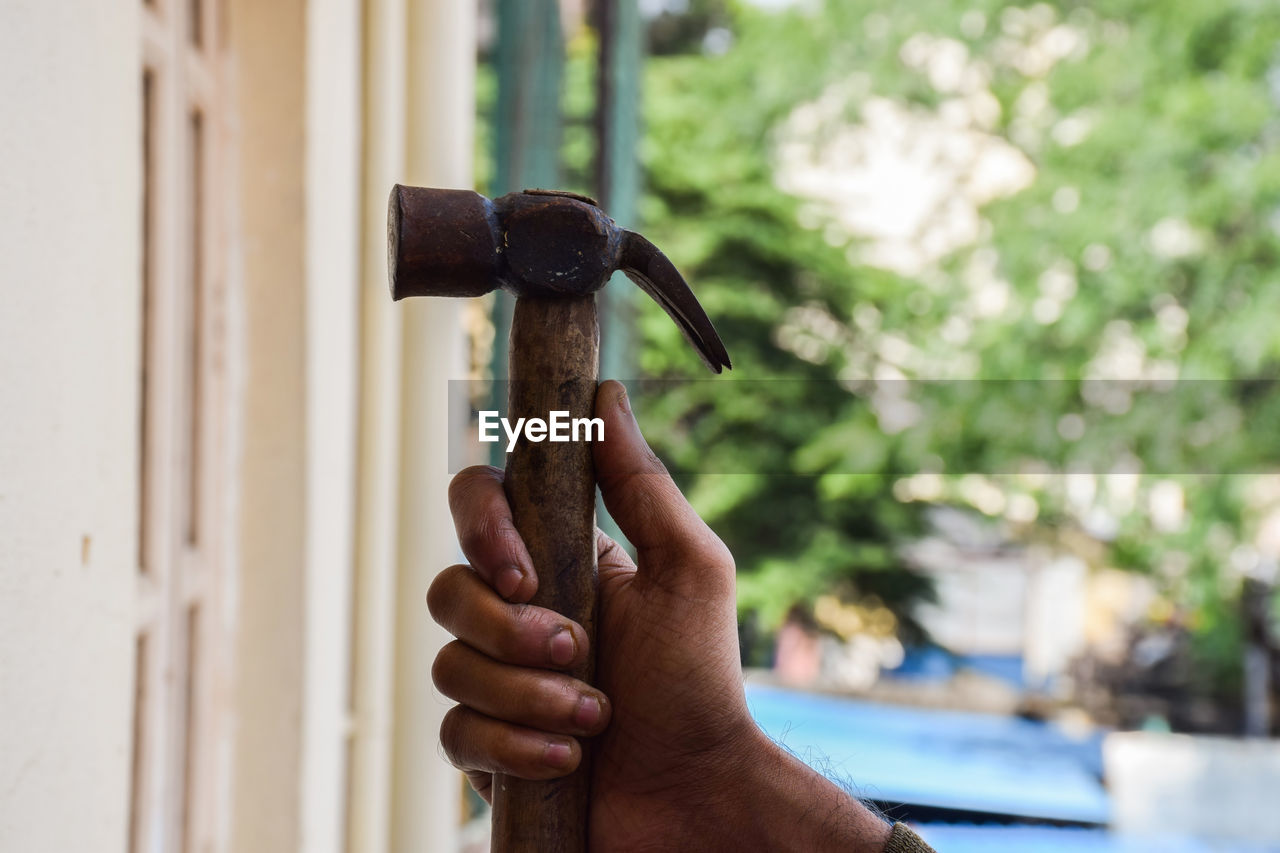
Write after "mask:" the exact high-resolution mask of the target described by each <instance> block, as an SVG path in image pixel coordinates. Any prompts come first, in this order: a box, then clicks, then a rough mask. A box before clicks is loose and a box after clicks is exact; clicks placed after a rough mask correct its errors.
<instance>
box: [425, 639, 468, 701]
mask: <svg viewBox="0 0 1280 853" xmlns="http://www.w3.org/2000/svg"><path fill="white" fill-rule="evenodd" d="M460 646H461V642H460V641H458V640H454V641H453V642H451V643H447V644H446V645H445V646H444V648H442V649H441V650H440V652H439V653H438V654H437V655H436V659H435V660H434V661H433V662H432V664H431V683H432V684H434V685H435V686H436V689H437V690H439V691H440V692H441V693H443V694H444V695H445V696H448V697H449V698H450V699H457V697H456V696H455V695H454V694H455V693H457V692H458V689H457V685H458V680H457V679H458V673H459V672H460V671H461V667H460V664H461V651H462V649H461V648H460Z"/></svg>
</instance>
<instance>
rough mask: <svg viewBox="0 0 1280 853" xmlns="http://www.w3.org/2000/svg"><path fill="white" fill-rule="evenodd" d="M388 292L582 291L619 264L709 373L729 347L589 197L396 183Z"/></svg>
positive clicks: (651, 253) (656, 257) (670, 270)
mask: <svg viewBox="0 0 1280 853" xmlns="http://www.w3.org/2000/svg"><path fill="white" fill-rule="evenodd" d="M387 230H388V238H389V239H388V255H389V257H388V267H389V269H390V274H391V295H392V298H394V299H403V298H405V297H406V296H482V295H483V294H486V293H488V292H490V291H491V290H496V289H498V288H501V289H503V290H506V291H508V292H510V293H512V294H514V295H515V296H517V297H520V296H535V297H541V298H547V297H555V296H585V295H587V294H589V293H592V292H594V291H596V290H599V289H600V288H602V287H604V285H605V283H606V282H607V281H608V280H609V276H610V274H612V273H613V272H614V271H616V270H621V271H622V272H624V273H626V275H627V277H628V278H630V279H631V280H632V281H633V282H635V283H636V284H637V285H639V286H640V288H641V289H642V290H643V291H644V292H645V293H647V294H649V296H650V297H652V298H653V300H654V301H656V302H657V303H658V304H659V305H661V306H662V308H663V310H664V311H666V312H667V314H668V315H669V316H670V317H671V319H672V320H674V321H675V323H676V325H677V326H679V327H680V331H681V332H682V333H683V334H684V336H685V338H686V339H687V340H688V341H689V343H690V344H691V345H692V346H693V348H694V350H695V351H696V352H697V353H698V356H699V357H700V358H701V359H702V362H703V363H704V364H705V365H706V366H707V367H708V368H709V369H710V370H711V371H712V372H714V373H719V372H720V371H721V370H723V369H724V368H728V367H731V366H732V365H731V364H730V363H729V353H728V352H727V351H726V350H725V347H724V343H723V342H722V341H721V340H720V336H719V335H718V334H716V330H715V327H714V326H713V325H712V324H711V320H710V319H708V317H707V314H706V312H705V311H703V310H702V306H701V305H700V304H698V300H697V298H696V297H695V296H694V295H693V291H692V290H690V289H689V285H688V284H687V283H686V282H685V280H684V278H683V277H682V276H681V275H680V273H679V271H677V270H676V268H675V266H674V265H673V264H672V263H671V261H670V260H668V259H667V257H666V256H665V255H664V254H662V252H661V251H659V250H658V248H657V247H656V246H654V245H653V244H652V243H650V242H649V241H648V240H646V239H645V238H644V237H641V236H640V235H639V234H637V233H635V232H634V231H627V230H625V229H622V228H619V227H618V226H617V225H616V224H615V223H614V221H613V220H612V219H610V218H609V217H608V216H606V215H605V214H604V212H603V211H602V210H600V208H599V206H597V205H596V203H595V202H594V201H592V200H591V199H589V198H586V197H584V196H579V195H574V194H572V193H562V192H554V191H549V190H526V191H524V192H519V193H510V194H508V195H505V196H502V197H501V198H499V199H497V200H496V201H490V200H489V199H487V198H485V197H484V196H482V195H480V194H478V193H474V192H471V191H470V190H441V189H424V188H418V187H405V186H400V185H396V187H395V188H394V189H392V191H391V199H390V204H389V208H388V213H387Z"/></svg>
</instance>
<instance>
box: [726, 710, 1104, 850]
mask: <svg viewBox="0 0 1280 853" xmlns="http://www.w3.org/2000/svg"><path fill="white" fill-rule="evenodd" d="M747 702H748V704H749V705H750V707H751V713H752V715H753V716H754V717H755V718H756V721H757V722H758V723H759V724H760V726H761V728H763V729H764V730H765V732H767V733H768V734H769V735H770V736H771V737H772V738H773V739H774V740H776V741H778V742H779V743H781V744H783V745H784V746H786V747H788V748H789V749H791V750H792V751H794V752H795V753H796V754H797V755H798V756H799V757H800V758H801V759H803V760H805V761H807V762H809V763H810V764H812V765H813V766H814V767H816V768H817V769H818V770H820V771H822V772H823V773H825V774H826V775H828V776H829V777H831V778H833V779H835V780H837V781H841V782H846V783H848V784H851V785H852V786H853V788H854V790H855V792H856V793H857V794H858V796H860V797H863V798H864V799H872V800H877V801H880V802H889V803H910V804H915V805H921V806H929V807H933V808H944V809H956V810H962V811H967V812H975V813H982V814H997V815H1011V816H1015V817H1019V818H1029V819H1040V820H1054V821H1070V822H1074V823H1085V824H1105V823H1106V822H1107V818H1108V813H1109V810H1108V802H1107V794H1106V791H1105V790H1104V789H1103V787H1102V782H1101V780H1100V778H1099V775H1100V774H1099V770H1100V767H1101V736H1100V735H1098V734H1092V735H1089V736H1086V737H1073V736H1072V735H1071V734H1069V733H1067V732H1065V731H1063V730H1062V729H1061V728H1059V727H1057V726H1054V725H1050V724H1045V723H1038V722H1034V721H1030V720H1024V719H1021V718H1018V717H1006V716H1000V715H996V714H976V713H968V712H960V711H942V710H926V709H920V708H905V707H898V706H889V705H880V704H875V703H871V702H863V701H856V700H851V699H845V698H837V697H831V696H822V695H815V694H811V693H804V692H801V691H795V690H782V689H779V688H773V687H763V686H758V685H750V686H749V687H748V689H747Z"/></svg>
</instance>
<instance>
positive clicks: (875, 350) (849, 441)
mask: <svg viewBox="0 0 1280 853" xmlns="http://www.w3.org/2000/svg"><path fill="white" fill-rule="evenodd" d="M640 13H641V16H640V20H639V21H638V22H636V26H639V27H641V28H643V30H644V36H643V38H644V42H645V50H646V54H647V55H646V57H645V58H644V59H643V61H642V62H641V61H640V60H638V59H637V60H636V64H635V65H634V66H633V67H630V68H627V69H624V74H625V75H628V76H625V77H624V79H623V82H622V83H621V84H618V86H619V87H621V88H623V89H624V90H625V91H627V92H631V91H638V92H639V93H640V103H642V105H643V106H642V109H641V110H640V115H639V116H638V129H637V131H636V135H635V136H634V145H635V150H636V157H637V162H638V170H639V174H638V175H636V176H635V177H634V178H630V177H629V176H627V175H626V174H625V172H624V177H623V178H622V179H621V181H622V185H623V187H624V192H622V193H619V192H617V191H616V185H617V182H618V181H619V179H618V178H617V177H616V175H617V172H618V166H617V164H613V166H612V168H613V170H614V171H613V173H612V175H611V174H610V172H609V166H608V165H606V166H603V167H602V166H601V163H600V158H599V157H597V156H596V155H595V149H594V148H593V147H592V145H591V141H592V138H593V137H592V136H591V135H590V134H591V133H592V132H593V131H596V130H598V129H599V124H598V123H599V121H600V118H599V113H598V112H596V104H597V103H598V101H597V99H596V98H593V95H598V94H599V92H600V91H601V90H600V89H599V88H598V86H599V83H598V66H597V62H598V52H599V43H598V42H599V38H598V29H597V28H592V27H591V26H590V23H591V20H590V19H587V20H586V21H585V22H584V25H583V26H575V25H574V24H575V23H576V22H577V21H578V19H577V18H575V17H574V16H572V15H570V16H569V19H568V29H567V32H566V42H565V44H564V48H563V49H564V60H563V65H562V66H560V67H559V68H558V69H557V70H556V74H558V75H559V77H558V85H559V90H558V91H559V92H560V95H559V101H558V103H559V104H560V105H561V114H560V118H559V121H558V123H557V122H548V120H547V119H546V117H545V116H542V117H540V118H538V119H536V120H535V119H529V118H525V119H523V121H522V119H521V117H520V116H519V115H518V114H513V113H512V112H510V111H509V110H510V104H509V102H506V101H504V100H503V98H504V92H507V91H508V90H514V89H516V88H517V84H516V83H515V82H513V81H512V80H511V79H510V78H508V77H506V76H504V73H505V68H506V65H504V63H508V62H510V61H511V60H510V59H508V56H507V54H504V53H503V42H502V41H501V37H500V38H499V41H498V43H497V44H496V46H495V49H494V53H493V54H492V55H491V56H490V58H491V59H492V60H493V62H492V63H490V64H489V65H487V66H482V69H481V78H480V79H481V85H480V105H479V106H480V112H479V116H480V127H481V134H480V145H481V156H480V158H479V162H480V163H481V164H482V165H481V171H480V175H479V178H478V181H479V185H480V186H481V187H484V188H487V189H488V190H489V191H491V192H493V193H495V194H500V193H501V192H504V191H507V190H509V189H512V188H515V187H516V186H517V185H520V184H521V183H522V182H520V181H516V182H515V183H512V178H513V174H512V166H511V162H512V160H511V158H510V157H509V156H508V155H507V151H508V149H507V148H506V147H505V146H509V145H510V144H512V143H511V141H512V140H513V139H521V138H522V139H525V140H529V139H533V140H541V142H542V144H543V145H544V146H545V148H544V151H543V154H544V155H545V156H546V158H547V159H546V162H545V163H543V164H542V165H537V164H535V165H533V166H528V165H526V166H525V168H527V169H530V172H531V173H532V174H530V172H526V173H525V175H524V177H525V180H524V181H523V184H524V185H532V184H539V185H541V183H545V182H552V183H554V184H555V185H557V186H564V187H567V188H570V189H575V190H578V191H581V192H584V193H603V194H604V195H605V196H606V200H605V201H606V207H609V202H610V201H611V200H612V199H609V198H608V196H609V195H610V191H609V189H608V187H609V186H610V184H609V181H610V179H611V178H612V180H613V181H614V182H615V183H614V186H615V191H614V192H613V195H614V196H615V198H616V197H619V196H620V197H621V201H622V203H623V204H622V209H621V210H615V211H614V213H615V215H619V218H620V219H622V220H623V221H626V222H638V223H639V225H640V226H641V227H642V228H643V230H644V232H645V233H646V235H647V236H649V237H650V238H651V239H653V240H654V241H655V242H656V243H657V244H658V245H659V246H661V247H662V248H663V249H664V250H665V251H666V252H667V253H668V254H669V255H670V256H671V258H672V259H673V260H674V261H675V263H676V265H677V266H678V267H679V268H680V269H681V270H682V271H683V272H684V274H685V276H686V278H687V279H688V280H689V281H690V282H691V284H692V286H693V287H694V289H695V292H696V293H697V294H698V296H699V298H700V300H701V301H702V303H703V304H704V305H705V306H706V308H707V311H708V313H709V314H710V315H711V317H712V318H713V321H714V322H715V323H716V326H717V328H718V329H719V331H720V333H721V335H722V337H723V338H724V339H725V341H726V344H727V345H728V347H729V350H730V353H731V355H732V358H733V363H734V369H733V371H732V372H731V373H729V374H727V375H726V376H725V377H722V378H717V379H715V380H711V379H710V377H708V376H706V375H705V374H704V372H703V371H702V368H701V366H700V365H699V364H698V363H697V361H696V359H695V358H693V357H692V354H691V353H690V352H689V351H688V347H687V346H686V345H685V344H684V342H683V341H682V340H681V339H680V336H679V333H678V330H677V329H676V328H675V327H674V326H673V324H672V323H670V321H669V320H668V319H667V318H666V316H665V315H664V314H663V313H662V311H661V310H659V309H658V308H657V306H655V305H652V304H648V300H644V299H643V298H641V299H632V300H628V301H626V302H625V303H624V304H623V305H621V306H619V305H618V304H617V302H613V303H611V305H610V307H611V308H612V310H613V312H614V313H613V315H612V316H615V317H616V316H619V315H621V316H623V317H624V318H627V321H628V322H629V321H630V318H632V317H634V318H635V324H636V331H635V333H634V336H633V337H631V338H628V339H627V340H626V341H625V342H624V343H621V344H620V343H617V342H611V341H609V340H608V332H609V329H608V327H606V341H605V347H606V349H609V348H610V347H612V348H613V349H614V350H615V353H616V352H617V351H619V350H620V351H621V354H620V355H618V356H617V357H618V359H619V360H618V361H617V362H615V364H616V365H617V366H616V367H615V368H614V372H613V373H608V372H606V374H605V375H610V376H616V377H618V378H624V379H628V380H631V382H630V384H631V386H632V391H633V393H634V394H637V395H638V398H639V403H638V412H639V417H640V419H641V422H642V425H643V426H644V428H645V430H646V434H647V435H648V437H649V439H650V441H651V443H652V444H653V445H654V447H655V449H656V450H657V451H658V453H659V454H660V455H661V456H662V457H663V459H664V460H665V461H666V462H667V464H668V466H669V467H670V468H671V469H672V470H673V473H675V474H676V476H677V479H678V480H679V481H680V483H681V485H682V486H683V487H684V488H685V490H686V493H687V494H688V495H689V497H690V499H691V500H692V501H693V503H694V505H695V507H696V508H697V509H698V510H699V512H700V513H701V514H702V516H703V517H704V518H705V519H706V520H707V521H708V522H709V523H710V524H711V525H712V526H713V527H714V528H715V529H716V531H717V532H718V533H719V534H720V535H721V536H722V537H723V538H724V539H725V541H726V542H727V543H728V545H729V546H730V548H731V549H732V550H733V552H734V554H735V556H736V558H737V563H738V570H739V615H740V620H741V622H740V628H741V638H742V645H743V662H744V664H745V665H746V666H747V667H749V668H750V669H749V671H750V672H751V676H750V682H751V684H752V685H759V687H753V689H755V690H756V692H755V693H753V702H754V703H755V705H754V707H757V711H758V714H757V716H758V717H759V718H760V719H761V722H762V723H764V724H765V725H766V727H768V726H769V725H770V724H772V725H773V726H775V727H776V728H774V729H772V730H771V733H773V734H775V735H776V736H777V737H779V738H780V739H781V740H782V741H783V742H785V743H787V744H788V745H790V746H792V747H793V748H795V749H796V750H797V751H799V752H800V754H802V755H803V756H805V757H806V758H809V759H811V760H812V761H813V762H814V763H815V766H818V767H820V768H823V769H825V770H827V771H828V772H829V773H830V774H831V775H832V776H833V778H837V779H840V780H843V781H845V782H846V783H848V784H850V785H851V786H852V787H853V789H854V790H856V791H858V792H860V793H861V794H862V795H863V796H867V797H870V798H872V799H875V800H877V801H878V802H881V803H882V804H883V805H884V806H885V807H886V808H888V809H889V811H890V813H892V814H896V815H899V816H902V817H905V818H911V819H915V820H922V821H927V822H931V824H932V823H936V824H938V825H937V826H933V825H930V826H929V827H928V828H927V830H926V837H929V838H933V839H935V843H937V844H938V846H939V847H940V848H941V849H973V850H994V849H1010V850H1015V849H1016V850H1042V849H1043V850H1049V849H1126V850H1128V849H1144V850H1145V849H1151V850H1173V849H1188V850H1192V849H1195V850H1199V849H1206V850H1207V849H1214V850H1218V849H1221V850H1227V849H1280V824H1277V823H1276V821H1275V820H1274V819H1273V818H1271V817H1263V816H1262V813H1263V812H1266V813H1271V812H1274V808H1273V807H1272V806H1271V805H1269V802H1270V798H1271V795H1272V793H1273V792H1274V789H1273V788H1272V789H1271V791H1270V792H1267V793H1264V787H1263V782H1262V780H1263V779H1264V778H1270V779H1272V780H1274V778H1275V777H1274V773H1275V772H1276V771H1275V767H1276V762H1277V760H1278V758H1277V756H1278V755H1280V753H1277V752H1276V751H1275V746H1274V743H1272V744H1271V745H1270V746H1268V747H1267V750H1265V751H1261V752H1260V751H1255V750H1251V749H1250V747H1249V746H1247V745H1246V742H1239V741H1235V740H1232V739H1235V738H1240V737H1242V736H1250V737H1253V738H1264V737H1268V736H1273V735H1275V734H1276V732H1277V729H1276V721H1275V716H1274V711H1273V708H1274V704H1275V700H1276V696H1277V687H1278V686H1280V681H1277V679H1276V675H1277V673H1280V669H1277V665H1278V664H1280V656H1277V648H1278V647H1277V637H1278V636H1280V634H1278V633H1277V624H1278V623H1280V596H1278V595H1277V592H1276V579H1277V558H1278V557H1280V476H1277V474H1276V473H1274V472H1275V471H1276V470H1277V465H1276V462H1277V456H1276V448H1277V441H1278V440H1280V386H1277V385H1276V384H1275V383H1274V381H1273V380H1274V379H1275V378H1276V375H1277V367H1278V366H1280V334H1278V333H1277V331H1276V329H1275V323H1276V319H1277V317H1278V316H1280V264H1278V263H1277V262H1278V261H1280V254H1278V250H1280V8H1278V7H1276V6H1274V4H1267V3H1258V2H1244V1H1243V0H1242V1H1241V2H1225V3H1223V2H1163V3H1151V2H1141V0H1132V2H1125V0H1114V2H1057V3H1037V4H1033V5H1025V4H1012V3H1003V2H955V0H922V2H916V3H910V4H903V3H888V2H875V0H868V2H856V3H854V2H839V0H827V2H819V1H818V0H810V1H809V2H803V1H798V2H785V0H775V2H727V0H670V2H662V0H653V2H642V3H640ZM524 61H526V62H528V61H529V59H528V57H526V58H525V60H524ZM554 62H555V61H554V60H552V63H550V64H554ZM548 67H549V65H548V64H543V65H536V64H530V65H529V66H528V67H526V68H525V75H526V76H527V77H529V76H533V75H531V74H530V72H531V71H532V70H533V69H534V68H538V69H539V70H540V72H541V73H544V74H545V73H546V69H547V68H548ZM606 67H607V66H606ZM593 87H596V88H594V89H593ZM530 91H531V92H533V93H534V94H536V93H537V89H536V86H535V87H531V88H530ZM554 91H556V90H555V89H554V88H547V89H544V90H543V93H542V96H543V97H544V98H548V97H550V94H549V93H552V92H554ZM555 102H556V101H554V100H553V101H551V103H555ZM545 106H546V102H545V101H544V102H543V105H542V108H543V109H545ZM606 114H607V112H606ZM540 134H541V135H540ZM626 141H627V142H632V140H631V139H628V140H626ZM553 152H558V156H552V154H553ZM607 157H608V155H606V159H607ZM495 158H496V159H495ZM504 158H506V159H504ZM602 169H603V172H602ZM529 177H532V178H533V180H532V181H530V180H529ZM627 180H635V181H636V183H637V185H638V187H639V192H638V197H637V200H635V203H634V204H633V203H632V202H633V198H632V194H631V193H630V192H626V191H625V189H626V187H627V186H628V185H627V183H626V182H627ZM602 186H603V187H605V189H602ZM622 287H623V288H626V287H628V285H627V284H625V283H623V284H622ZM615 288H616V285H615ZM610 298H611V299H614V300H617V299H618V297H616V296H614V295H613V294H610ZM624 298H625V297H624ZM495 316H496V318H497V325H498V327H499V328H501V326H502V322H503V320H504V316H503V312H502V309H501V307H499V309H498V310H497V312H496V313H495ZM477 337H478V339H479V342H478V347H479V348H478V351H476V352H475V354H474V356H473V370H474V371H475V375H476V377H477V378H479V379H481V380H483V379H484V378H487V377H493V376H498V377H501V375H502V366H501V358H502V357H504V355H505V353H504V352H503V351H502V349H501V346H499V347H498V348H497V350H496V352H495V351H493V350H491V349H489V348H488V347H487V345H488V344H489V342H490V341H491V340H493V339H494V333H493V332H492V330H491V329H490V328H489V327H487V326H485V325H484V324H482V325H481V328H480V331H479V333H478V336H477ZM496 337H497V339H498V340H501V333H500V332H499V333H498V334H497V336H496ZM495 359H496V361H495ZM606 361H607V357H606ZM472 388H473V396H475V397H477V398H478V399H479V400H481V401H483V400H486V399H489V398H487V397H486V395H485V393H484V388H485V386H484V383H483V381H481V382H479V383H476V384H474V385H473V386H472ZM477 405H479V403H478V404H477ZM777 686H782V687H786V688H790V689H792V690H793V691H795V690H798V691H799V692H789V693H775V692H773V688H774V687H777ZM819 693H820V694H824V695H851V696H858V697H861V698H862V699H863V700H866V701H869V702H872V703H876V704H849V705H846V706H842V705H840V704H839V703H837V702H834V701H832V702H829V703H826V702H825V700H823V701H818V700H816V699H810V698H809V697H812V696H814V695H817V694H819ZM891 708H899V709H900V713H898V712H891V710H890V709H891ZM921 708H930V709H937V708H949V709H954V710H957V711H965V712H970V713H969V714H963V713H956V714H950V715H948V714H941V715H938V714H933V715H931V714H929V713H923V714H922V713H921V711H920V710H919V709H921ZM908 709H910V710H908ZM983 714H986V715H989V716H982V715H983ZM863 715H865V716H863ZM1132 731H1138V732H1145V733H1148V734H1149V735H1150V736H1149V737H1144V736H1143V735H1133V736H1124V735H1121V734H1118V733H1120V732H1132ZM1169 732H1174V733H1184V734H1188V735H1197V736H1207V735H1219V736H1226V737H1227V738H1229V739H1228V740H1210V739H1199V740H1198V739H1194V738H1193V739H1178V738H1169V737H1160V736H1159V735H1158V734H1157V733H1169ZM1255 743H1256V744H1258V745H1261V743H1260V742H1256V741H1255ZM933 750H938V751H940V754H938V755H937V756H936V759H935V760H933V761H930V760H924V759H922V758H921V756H920V755H919V753H920V752H921V751H933ZM1264 767H1266V768H1270V769H1269V770H1265V771H1264ZM1175 768H1176V769H1175ZM1254 774H1272V775H1269V776H1266V775H1257V776H1254ZM1250 778H1253V779H1254V782H1255V783H1256V784H1257V787H1254V785H1253V784H1251V783H1247V782H1245V781H1244V780H1245V779H1250ZM1193 779H1195V780H1196V781H1193ZM1175 780H1176V781H1175ZM1270 784H1271V785H1274V781H1272V782H1271V783H1270ZM1179 786H1181V789H1180V790H1179ZM1215 788H1216V789H1218V790H1219V791H1220V792H1222V795H1220V796H1212V795H1210V794H1209V793H1208V792H1209V791H1212V790H1213V789H1215ZM1227 790H1229V791H1230V792H1231V793H1230V795H1229V796H1227V795H1226V794H1225V792H1226V791H1227ZM1229 801H1230V805H1229V806H1228V802H1229ZM1108 823H1110V824H1111V826H1112V828H1113V830H1114V831H1118V832H1119V833H1120V835H1118V836H1117V835H1112V836H1108V835H1106V834H1105V833H1104V832H1102V831H1100V830H1097V831H1094V830H1090V829H1087V828H1086V827H1094V826H1104V825H1107V824H1108ZM1045 824H1048V825H1057V826H1060V827H1064V828H1062V829H1060V830H1059V831H1050V830H1047V829H1038V830H1032V829H1028V828H1026V827H1027V826H1029V825H1045ZM1246 825H1247V826H1249V827H1251V828H1250V829H1245V828H1244V827H1245V826H1246ZM994 826H1002V827H1004V830H1003V834H1002V833H1001V831H997V830H991V831H988V830H987V829H980V828H978V827H988V828H989V827H994ZM1065 827H1072V828H1065ZM1126 832H1127V833H1129V836H1126V835H1125V834H1124V833H1126ZM1134 833H1137V835H1139V836H1141V835H1146V836H1148V838H1147V840H1146V841H1135V840H1133V838H1132V837H1131V836H1132V835H1133V834H1134ZM1153 835H1154V836H1159V838H1153V837H1150V836H1153ZM1230 836H1235V837H1237V838H1238V839H1240V840H1239V841H1238V842H1236V843H1237V844H1239V845H1241V846H1238V847H1237V846H1233V842H1230V841H1228V840H1226V839H1227V838H1228V837H1230ZM1126 838H1127V839H1128V840H1126ZM1249 841H1252V842H1254V843H1255V844H1258V845H1261V846H1257V847H1254V846H1250V845H1249V844H1248V842H1249ZM1126 844H1128V845H1137V846H1123V845H1126ZM1144 844H1145V845H1146V846H1143V845H1144ZM1198 845H1199V846H1198Z"/></svg>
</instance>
